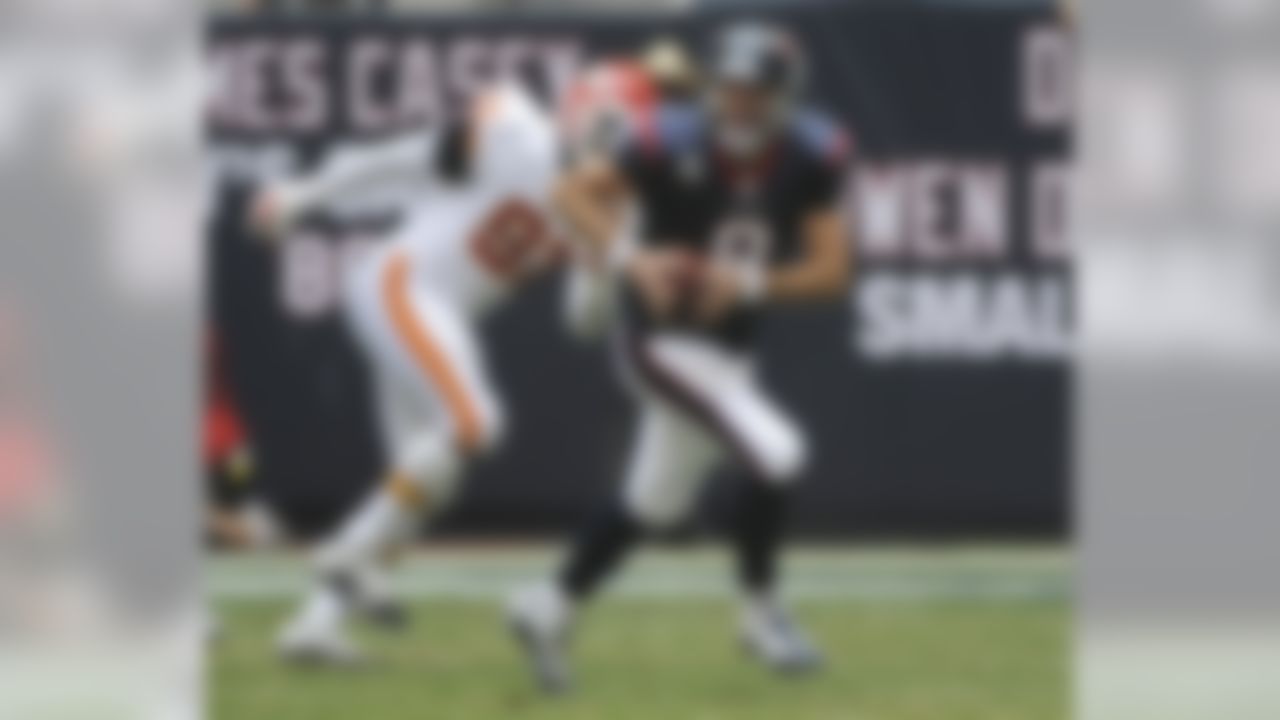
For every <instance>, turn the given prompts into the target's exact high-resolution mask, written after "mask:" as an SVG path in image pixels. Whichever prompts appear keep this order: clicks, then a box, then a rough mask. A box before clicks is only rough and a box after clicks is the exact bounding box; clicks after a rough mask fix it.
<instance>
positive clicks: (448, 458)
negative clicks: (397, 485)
mask: <svg viewBox="0 0 1280 720" xmlns="http://www.w3.org/2000/svg"><path fill="white" fill-rule="evenodd" d="M395 465H396V470H397V471H398V472H399V473H401V474H402V475H403V477H405V478H406V479H407V480H408V481H409V482H411V483H413V484H414V485H415V486H416V487H417V488H418V489H420V490H421V491H422V492H423V493H424V494H425V495H426V500H427V502H428V503H429V504H430V505H431V506H432V507H439V506H441V505H444V504H446V503H448V502H449V501H450V499H452V497H453V494H454V491H455V490H456V485H457V480H458V475H459V473H460V471H461V465H462V457H461V455H460V453H459V452H458V450H457V446H456V444H455V443H454V442H453V441H452V439H451V438H449V437H448V436H446V435H445V434H443V433H439V432H421V433H415V434H414V435H413V436H412V437H410V439H409V440H408V441H406V442H405V443H404V444H403V445H402V446H401V447H400V448H398V449H397V452H396V461H395Z"/></svg>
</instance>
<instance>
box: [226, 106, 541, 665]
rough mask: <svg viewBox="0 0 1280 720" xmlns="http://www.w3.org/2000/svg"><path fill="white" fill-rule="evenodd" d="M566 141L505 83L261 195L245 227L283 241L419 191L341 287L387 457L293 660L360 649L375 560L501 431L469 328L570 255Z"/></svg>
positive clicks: (339, 656) (339, 538)
mask: <svg viewBox="0 0 1280 720" xmlns="http://www.w3.org/2000/svg"><path fill="white" fill-rule="evenodd" d="M557 145H558V144H557V139H556V132H555V129H554V127H553V121H552V119H551V118H550V117H549V116H548V115H547V114H546V113H545V112H543V111H542V110H541V109H540V108H539V107H538V105H537V103H536V101H535V100H534V99H533V98H532V97H531V95H530V94H529V93H528V92H527V91H526V90H525V89H524V88H523V87H522V86H520V85H519V84H516V83H514V82H511V83H501V84H496V85H494V86H493V87H491V88H489V89H488V90H486V91H485V92H483V93H481V94H479V95H478V96H477V97H476V98H475V99H474V100H473V102H472V103H471V105H470V109H469V111H468V112H467V113H465V116H464V117H463V118H462V119H460V120H459V121H457V122H454V123H451V124H450V125H449V126H448V127H446V128H443V129H438V130H432V131H429V132H424V133H419V134H416V135H414V136H412V137H408V138H405V139H399V140H393V141H389V142H386V143H384V144H380V145H377V146H373V147H369V148H364V149H362V150H361V151H359V152H354V153H349V154H345V155H342V156H339V157H337V158H335V159H334V160H333V161H332V162H329V163H327V164H326V165H324V166H323V167H322V168H321V169H320V170H319V171H318V172H316V173H314V174H312V175H309V176H306V177H302V178H297V179H293V180H289V181H285V182H280V183H278V184H274V185H271V186H269V187H266V188H265V189H263V190H262V191H261V192H259V193H258V194H257V196H256V197H255V198H254V200H253V202H252V204H251V209H250V223H251V225H252V227H254V228H255V229H256V230H257V234H258V235H260V236H263V237H267V238H277V239H278V238H283V237H285V236H286V235H287V233H288V232H289V229H290V228H291V227H293V226H294V224H295V223H296V222H297V221H298V220H299V219H300V218H301V217H303V216H304V215H305V214H306V213H307V212H309V211H312V210H314V209H317V208H320V207H323V206H325V205H326V204H329V203H332V202H334V201H337V200H340V199H342V198H345V197H347V196H349V195H350V194H351V193H354V192H365V191H368V190H370V189H372V188H377V187H384V186H385V187H387V188H388V189H402V188H405V187H408V188H410V189H411V190H412V191H413V192H412V195H413V197H412V200H410V201H409V202H408V206H407V207H406V211H407V213H406V216H405V219H404V221H403V222H402V223H401V224H400V225H399V226H398V228H397V229H396V230H395V231H394V232H393V236H392V237H391V238H390V240H389V241H388V242H386V243H384V244H383V245H381V246H380V247H379V248H378V249H376V250H374V251H372V252H371V253H370V255H369V257H367V258H365V259H364V260H362V261H361V263H360V264H359V265H358V266H357V267H356V268H355V269H354V271H353V272H352V273H351V276H350V277H349V278H348V284H347V287H346V292H345V297H344V310H345V313H346V317H347V321H348V322H349V323H350V327H351V328H352V330H353V333H354V335H355V337H356V338H357V341H358V343H359V345H360V347H361V349H362V350H363V351H364V355H365V357H366V359H367V360H368V363H369V368H370V372H371V374H372V380H373V387H374V394H375V401H376V405H377V418H378V421H379V424H380V430H381V433H382V437H383V440H384V443H385V446H386V447H385V449H386V454H387V457H388V458H389V467H388V468H387V472H386V475H385V479H384V481H383V482H382V483H381V484H380V486H379V487H378V488H377V489H376V490H375V491H374V492H373V493H372V494H371V495H370V496H369V497H368V498H367V499H366V500H365V501H364V502H363V503H362V504H361V505H359V506H358V507H357V508H356V509H355V511H354V512H353V513H352V514H351V515H350V516H349V517H348V518H347V519H346V521H345V522H344V523H343V524H342V525H341V526H340V527H339V528H338V530H337V532H336V533H335V534H334V535H333V536H331V537H330V538H328V539H326V540H325V541H324V542H323V543H321V545H320V546H319V548H318V549H317V551H316V554H315V570H316V573H317V578H316V582H315V585H314V587H313V588H312V589H311V591H310V592H309V594H308V596H307V598H306V600H305V602H304V603H303V605H302V607H301V608H300V609H299V611H298V612H297V614H296V615H295V617H294V618H293V619H292V620H291V621H290V622H289V623H288V625H287V626H286V627H285V629H284V631H283V633H282V635H281V638H280V650H281V652H282V653H283V654H284V655H285V656H286V657H288V658H292V659H300V660H309V661H319V662H332V663H343V662H350V661H353V660H356V659H358V657H359V655H358V653H357V652H356V651H355V649H354V647H353V646H352V644H351V642H350V640H349V638H348V636H347V633H346V631H345V626H346V621H347V619H348V618H349V616H351V615H352V614H353V613H354V612H357V611H363V610H371V609H374V610H376V609H377V608H380V607H385V606H386V605H385V603H384V602H383V601H384V598H385V592H384V591H383V590H381V589H380V587H379V586H380V585H381V582H380V572H379V569H380V565H381V564H382V563H383V561H384V559H385V558H387V557H389V556H392V555H393V554H394V553H395V552H396V551H397V550H398V549H400V548H401V547H402V546H403V545H405V544H406V543H408V542H409V541H411V540H412V538H413V536H414V535H415V534H416V532H417V531H418V529H419V526H420V522H421V521H422V519H423V518H425V517H431V516H434V515H436V514H438V513H439V512H440V511H441V510H443V509H444V508H445V507H446V506H447V505H448V504H449V502H450V499H451V497H452V496H453V495H454V491H455V486H456V484H457V481H458V478H459V475H460V474H461V473H462V472H463V469H464V467H465V466H466V465H467V463H468V461H469V460H471V459H472V458H473V457H475V456H477V455H480V454H482V453H485V452H486V451H488V450H490V449H491V448H493V446H494V445H495V444H496V443H497V442H498V441H499V439H500V437H501V436H502V432H503V411H502V404H501V402H500V400H499V398H498V396H497V393H496V392H495V390H494V387H493V384H492V382H491V381H490V378H489V374H488V371H487V369H486V367H485V358H484V353H483V350H482V348H481V346H480V344H479V342H478V339H477V337H476V328H475V325H476V321H477V320H478V318H479V317H480V316H481V315H482V314H483V313H484V312H485V311H486V310H487V309H488V308H491V307H492V306H493V305H494V304H495V303H496V302H498V301H499V300H500V299H501V298H502V297H503V296H504V295H506V294H507V293H509V292H510V291H511V290H512V289H513V288H515V287H516V286H518V285H519V284H521V282H522V281H523V280H525V279H527V278H529V277H530V276H532V275H535V274H537V273H538V272H540V271H542V270H544V269H546V268H548V267H550V266H552V265H553V264H555V263H556V261H557V259H558V256H559V255H560V253H561V248H562V245H561V244H560V243H559V242H558V240H557V239H556V236H555V233H554V232H553V231H552V226H551V223H550V221H549V219H548V216H547V214H546V208H547V204H548V191H549V188H550V187H551V184H552V181H553V179H554V176H555V174H556V172H557V169H558V165H559V149H558V146H557Z"/></svg>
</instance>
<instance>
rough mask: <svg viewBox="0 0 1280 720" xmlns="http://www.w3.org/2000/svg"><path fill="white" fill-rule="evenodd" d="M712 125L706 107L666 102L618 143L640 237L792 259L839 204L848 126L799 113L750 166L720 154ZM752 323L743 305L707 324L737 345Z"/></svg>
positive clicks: (723, 253) (715, 253)
mask: <svg viewBox="0 0 1280 720" xmlns="http://www.w3.org/2000/svg"><path fill="white" fill-rule="evenodd" d="M711 130H712V128H711V127H710V118H709V117H708V116H707V113H706V112H705V111H704V110H703V109H702V108H701V107H700V106H696V105H667V106H664V107H662V108H660V109H659V110H658V111H657V112H656V113H655V114H654V115H653V117H652V121H651V122H649V123H646V124H644V125H642V126H641V127H640V128H638V129H637V131H636V132H635V134H634V135H633V136H632V137H631V138H629V139H628V141H627V142H626V143H625V144H624V145H623V147H622V148H621V150H620V153H619V161H618V164H619V166H620V168H621V170H622V173H623V174H624V175H625V176H626V177H627V179H628V181H629V183H630V185H631V187H632V191H633V192H634V194H635V197H636V199H637V201H638V206H639V215H640V217H639V225H640V227H639V233H640V242H641V243H642V244H643V245H648V246H653V245H676V246H681V247H685V248H688V249H690V250H693V251H694V252H696V253H699V254H703V255H705V256H707V257H713V258H719V259H721V260H725V261H729V262H736V263H743V262H752V263H761V264H764V265H767V266H772V265H776V264H779V263H785V262H787V261H788V260H790V259H791V258H793V257H794V256H795V255H796V253H797V251H798V249H799V247H800V244H801V243H802V242H803V238H802V236H801V234H802V232H803V227H804V220H805V218H806V217H808V216H809V215H810V214H812V213H813V212H815V211H819V210H825V209H828V208H831V207H833V206H834V205H835V204H836V202H837V201H838V197H839V194H840V188H841V184H842V182H841V181H842V179H843V177H844V175H845V171H846V168H847V165H848V156H849V142H848V140H847V137H846V135H845V133H844V132H843V131H842V130H841V129H840V127H839V126H838V125H837V124H836V123H834V122H832V121H831V120H830V119H829V118H827V117H826V116H825V115H822V114H820V113H818V112H816V111H813V110H801V111H799V112H797V113H794V114H793V116H792V118H791V120H790V122H788V124H787V125H786V127H784V128H783V129H782V131H781V132H780V133H778V137H777V138H776V139H775V140H774V141H773V143H772V144H771V145H770V147H768V148H767V149H766V150H764V151H763V152H762V153H760V155H759V156H758V157H757V158H755V159H753V160H752V161H750V162H749V163H744V162H741V161H735V160H733V159H731V158H729V157H727V156H725V155H724V154H722V153H721V152H719V151H718V150H717V148H716V144H715V142H714V139H713V137H712V135H711ZM627 306H628V315H629V317H630V319H631V320H632V321H633V322H638V323H640V324H641V325H642V326H645V327H648V326H651V325H652V323H651V322H650V321H649V319H648V318H646V317H645V315H644V313H643V311H642V308H641V307H640V305H639V303H636V302H634V299H633V301H632V302H628V303H627ZM673 322H675V323H676V324H681V323H680V322H679V321H673ZM755 324H756V313H755V312H752V311H750V310H748V309H746V308H741V309H739V310H737V311H735V312H733V313H731V314H730V316H729V317H727V318H725V319H724V321H723V322H721V323H719V324H718V326H717V327H713V328H703V331H704V332H708V333H709V334H712V335H715V336H718V337H720V338H721V339H723V340H726V341H728V342H730V343H732V344H735V345H739V344H744V343H746V342H747V341H749V339H750V336H751V335H752V334H753V330H754V326H755ZM689 327H690V329H692V328H693V326H692V325H689Z"/></svg>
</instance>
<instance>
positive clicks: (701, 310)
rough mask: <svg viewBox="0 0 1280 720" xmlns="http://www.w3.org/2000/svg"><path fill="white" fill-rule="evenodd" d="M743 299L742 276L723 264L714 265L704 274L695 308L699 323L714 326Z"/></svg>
mask: <svg viewBox="0 0 1280 720" xmlns="http://www.w3.org/2000/svg"><path fill="white" fill-rule="evenodd" d="M741 297H742V282H741V277H740V274H739V273H737V272H735V271H734V270H732V269H731V268H729V267H728V266H726V265H723V264H712V265H711V266H709V267H708V268H707V269H706V272H704V273H703V277H702V282H701V285H700V286H699V288H698V300H697V306H696V308H695V312H696V316H697V318H698V322H701V323H703V324H706V325H711V324H714V323H715V322H717V321H719V320H720V319H721V318H723V317H724V316H725V315H726V314H728V312H729V311H730V310H731V309H732V308H733V307H734V306H736V305H737V304H738V303H739V301H740V299H741Z"/></svg>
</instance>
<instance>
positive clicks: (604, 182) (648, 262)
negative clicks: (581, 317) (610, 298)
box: [554, 159, 684, 317]
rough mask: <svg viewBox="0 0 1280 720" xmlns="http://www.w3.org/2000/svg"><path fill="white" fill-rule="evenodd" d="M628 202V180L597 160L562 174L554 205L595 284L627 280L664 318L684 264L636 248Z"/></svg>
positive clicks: (673, 257)
mask: <svg viewBox="0 0 1280 720" xmlns="http://www.w3.org/2000/svg"><path fill="white" fill-rule="evenodd" d="M631 197H632V192H631V185H630V181H629V179H628V177H627V175H626V174H625V173H624V172H623V171H622V170H621V169H620V168H619V167H618V166H617V165H616V164H615V163H614V162H612V161H608V160H603V159H599V160H595V161H591V162H589V163H584V164H582V166H580V167H578V168H576V169H574V170H572V171H570V172H569V173H568V174H566V175H565V176H564V178H563V179H562V180H561V182H560V183H559V184H558V186H557V188H556V192H555V196H554V203H555V206H556V209H557V212H558V213H559V215H560V217H561V218H562V219H563V221H564V222H565V223H566V224H567V225H568V226H569V227H568V231H569V233H568V234H569V235H570V236H571V237H573V238H575V242H576V243H577V245H578V248H577V249H578V255H579V257H580V258H582V259H583V261H584V262H585V264H586V266H587V267H588V268H589V271H590V272H591V273H592V274H594V275H595V276H596V279H597V280H602V279H604V278H608V277H612V276H614V275H617V274H621V275H625V276H626V278H627V279H628V281H629V282H630V283H631V285H632V286H633V287H634V288H635V289H636V291H637V292H639V294H640V296H641V297H642V298H643V299H644V302H645V303H646V304H647V305H648V307H649V310H650V312H652V313H653V314H654V315H655V316H657V317H662V316H664V315H666V314H668V313H669V312H670V311H671V310H672V308H673V307H674V306H675V301H676V285H675V280H676V276H677V274H678V273H679V271H680V270H681V268H682V263H683V260H684V258H683V256H681V255H679V254H678V253H674V252H671V251H667V250H661V249H645V248H640V247H637V246H636V245H635V244H634V242H633V240H634V239H633V238H631V237H630V236H629V234H628V233H627V232H625V229H626V227H627V213H628V208H629V207H630V203H631ZM594 284H596V285H597V286H599V287H604V285H603V284H602V283H599V282H597V283H594Z"/></svg>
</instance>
